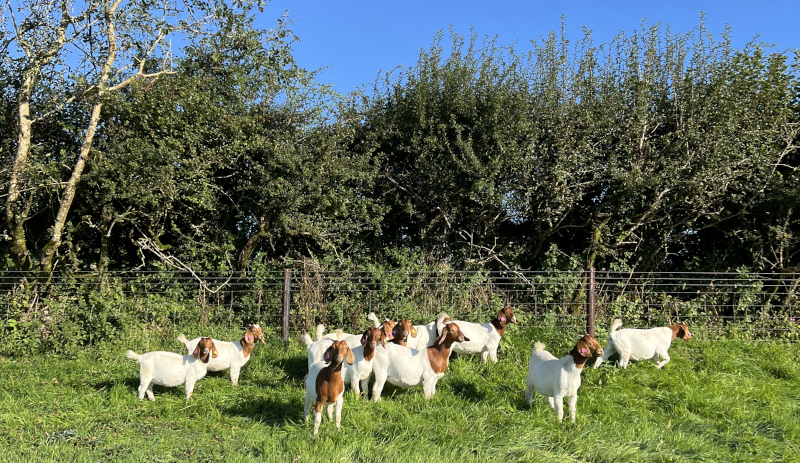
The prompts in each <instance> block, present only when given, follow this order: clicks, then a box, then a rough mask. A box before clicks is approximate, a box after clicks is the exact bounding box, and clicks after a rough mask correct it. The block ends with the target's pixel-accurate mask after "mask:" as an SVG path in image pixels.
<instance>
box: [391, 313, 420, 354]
mask: <svg viewBox="0 0 800 463" xmlns="http://www.w3.org/2000/svg"><path fill="white" fill-rule="evenodd" d="M409 335H411V338H412V339H413V338H416V337H417V329H416V328H415V327H414V324H413V323H411V320H409V319H407V318H404V319H403V320H400V321H399V322H397V323H396V324H395V325H394V328H392V336H391V337H390V338H389V340H390V342H392V343H394V344H397V345H398V346H403V347H407V346H408V336H409Z"/></svg>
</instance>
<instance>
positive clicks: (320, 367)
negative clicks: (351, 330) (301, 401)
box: [304, 340, 355, 436]
mask: <svg viewBox="0 0 800 463" xmlns="http://www.w3.org/2000/svg"><path fill="white" fill-rule="evenodd" d="M354 360H355V359H354V356H353V351H352V350H351V349H350V348H349V347H347V343H345V342H344V341H338V340H337V341H334V342H333V344H331V346H330V347H329V348H328V350H327V351H325V356H324V357H323V360H322V361H320V362H317V363H315V364H314V365H313V366H312V367H311V370H310V371H309V372H308V376H306V400H305V407H304V411H305V418H306V421H307V420H308V414H309V411H310V405H311V404H312V403H313V404H315V408H314V411H315V414H314V435H315V436H316V435H317V432H318V431H319V425H320V423H321V422H322V407H324V406H325V405H326V404H330V405H328V419H330V420H332V419H333V407H334V406H335V407H336V429H339V425H340V423H341V421H342V404H343V403H344V400H343V395H344V381H343V380H342V364H343V363H344V362H345V361H347V363H348V364H351V365H352V364H353V361H354Z"/></svg>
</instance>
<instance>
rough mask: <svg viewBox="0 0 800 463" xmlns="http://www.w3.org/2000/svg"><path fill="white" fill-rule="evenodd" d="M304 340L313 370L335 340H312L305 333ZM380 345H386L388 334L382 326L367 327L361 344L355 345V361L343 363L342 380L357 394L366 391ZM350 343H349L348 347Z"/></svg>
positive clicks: (309, 368)
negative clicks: (376, 351) (350, 363)
mask: <svg viewBox="0 0 800 463" xmlns="http://www.w3.org/2000/svg"><path fill="white" fill-rule="evenodd" d="M303 342H305V344H306V347H308V370H309V371H311V369H312V368H313V366H314V364H315V363H317V362H319V361H320V360H322V359H323V356H324V354H325V352H326V351H327V350H328V348H329V347H330V346H331V344H333V341H330V340H328V339H323V340H321V341H313V342H312V341H311V336H309V335H308V334H304V335H303ZM378 345H382V346H386V335H385V334H384V332H383V330H382V329H380V328H372V327H370V328H367V329H366V331H364V334H362V335H361V341H360V344H359V345H358V346H356V347H353V348H352V349H351V350H352V352H353V358H354V363H353V364H352V365H349V364H347V363H345V364H343V365H342V378H343V379H342V380H343V381H344V384H346V385H347V384H349V385H350V387H351V388H352V389H353V392H355V394H356V396H359V395H361V391H362V390H363V391H366V390H367V389H366V388H367V382H368V381H369V375H370V374H371V373H372V360H373V358H374V356H375V349H376V348H377V347H378ZM349 346H350V345H349V344H348V347H349Z"/></svg>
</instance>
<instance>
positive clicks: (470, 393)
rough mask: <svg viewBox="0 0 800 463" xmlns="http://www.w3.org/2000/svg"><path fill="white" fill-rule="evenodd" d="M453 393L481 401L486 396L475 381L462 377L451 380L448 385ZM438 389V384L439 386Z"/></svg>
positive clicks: (461, 397) (474, 400) (459, 396)
mask: <svg viewBox="0 0 800 463" xmlns="http://www.w3.org/2000/svg"><path fill="white" fill-rule="evenodd" d="M448 386H449V387H450V391H451V392H452V394H453V395H454V396H456V397H458V398H460V399H463V400H468V401H470V402H481V401H483V400H484V399H485V398H486V394H484V393H483V392H481V391H479V390H478V388H476V387H475V385H474V384H473V383H470V382H469V381H465V380H462V379H457V380H454V381H451V382H450V383H449V385H448ZM437 389H438V386H437Z"/></svg>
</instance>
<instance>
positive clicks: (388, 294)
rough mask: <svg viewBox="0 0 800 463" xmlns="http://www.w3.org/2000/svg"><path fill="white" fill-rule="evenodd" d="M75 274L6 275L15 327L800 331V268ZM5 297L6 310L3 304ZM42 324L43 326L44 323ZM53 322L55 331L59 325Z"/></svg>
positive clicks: (1, 292)
mask: <svg viewBox="0 0 800 463" xmlns="http://www.w3.org/2000/svg"><path fill="white" fill-rule="evenodd" d="M199 278H200V279H199V280H198V279H197V278H195V277H194V276H193V275H191V274H189V273H186V272H153V271H149V272H103V273H98V272H75V273H63V274H57V275H54V276H53V277H52V278H51V279H50V280H48V281H47V282H44V283H34V282H31V281H27V282H26V281H25V279H24V275H23V274H22V273H20V272H13V271H9V272H0V303H1V304H2V306H5V317H3V319H4V320H0V323H2V322H3V321H4V322H5V325H4V327H3V329H2V330H0V334H4V333H7V332H8V331H9V330H11V329H15V327H17V326H19V325H20V324H26V323H27V324H34V325H36V324H38V325H37V326H39V327H40V330H44V331H47V329H48V327H52V328H54V327H56V326H57V324H59V323H65V322H67V321H72V322H74V323H76V324H77V325H80V326H87V327H88V328H86V329H87V333H89V334H88V337H89V343H91V342H92V341H93V336H100V337H102V336H103V333H104V331H103V330H102V329H97V330H95V331H92V329H91V327H92V326H94V325H96V324H97V323H98V322H97V321H96V320H97V318H98V317H101V318H102V319H103V320H104V322H103V323H106V322H107V321H108V320H112V321H111V322H110V323H112V324H113V323H124V322H125V320H126V319H127V320H130V319H131V318H130V317H133V319H135V320H138V321H142V322H145V323H156V324H161V325H163V324H169V323H171V324H173V325H180V324H182V323H187V322H189V321H191V322H193V323H200V324H228V325H229V326H233V325H236V324H241V323H248V322H259V323H262V322H263V323H265V324H267V325H268V326H276V327H277V326H279V327H280V331H281V335H282V337H283V338H284V339H287V338H288V336H289V335H290V331H298V330H308V329H310V328H311V327H312V326H313V325H314V324H316V323H320V322H321V323H325V324H326V325H329V326H331V327H344V328H359V327H363V326H364V324H365V316H366V314H367V313H368V312H371V311H374V312H376V313H378V314H379V316H382V317H389V318H395V319H398V318H411V319H412V320H413V321H414V322H416V323H422V322H428V321H430V320H432V319H433V318H435V316H436V315H437V314H438V313H439V312H440V311H446V312H448V313H449V314H450V315H451V316H452V317H453V318H455V319H467V320H471V321H488V320H489V319H491V318H492V317H493V316H494V315H495V314H496V313H497V311H498V310H499V309H500V308H502V307H503V306H504V305H506V304H510V305H512V306H513V307H514V308H515V311H516V312H517V313H518V314H519V315H518V318H520V319H522V320H525V323H528V324H537V323H547V324H548V325H549V326H556V327H561V328H564V329H568V330H575V331H582V330H584V329H586V331H588V332H590V333H592V332H594V330H595V328H599V329H605V328H606V327H607V326H608V324H609V323H610V321H611V319H612V318H616V317H619V318H622V319H623V322H624V324H625V326H636V327H648V326H659V325H664V324H669V323H673V322H675V321H685V322H687V323H690V325H691V326H695V327H698V328H702V329H703V330H704V331H705V333H706V334H707V335H709V336H732V335H734V336H738V337H741V338H745V339H783V340H797V339H798V337H799V336H800V326H798V322H797V317H796V316H797V315H798V314H797V305H798V293H799V292H800V291H798V283H800V274H797V273H793V274H762V273H724V272H719V273H715V272H664V273H643V272H616V271H605V270H599V271H598V270H594V269H590V270H588V271H574V272H567V271H564V272H542V271H539V272H474V271H473V272H466V271H465V272H456V271H445V270H431V271H426V272H401V271H374V272H369V271H352V272H332V271H313V270H306V269H294V270H288V269H287V270H276V271H259V272H250V273H242V272H238V273H233V274H231V273H224V272H205V273H203V274H199ZM2 306H0V307H2ZM42 327H44V328H42ZM51 331H52V330H51Z"/></svg>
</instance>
